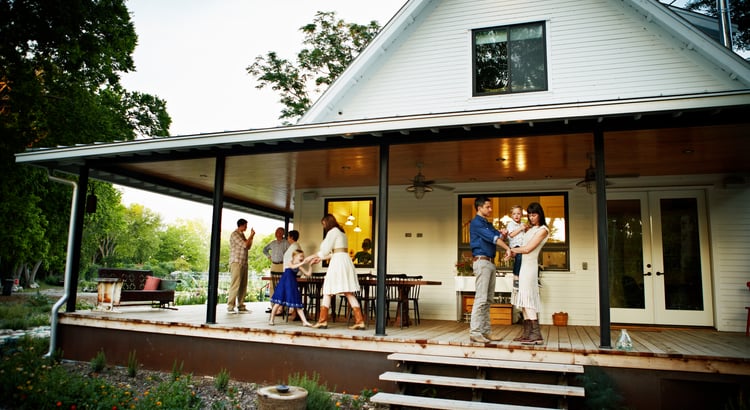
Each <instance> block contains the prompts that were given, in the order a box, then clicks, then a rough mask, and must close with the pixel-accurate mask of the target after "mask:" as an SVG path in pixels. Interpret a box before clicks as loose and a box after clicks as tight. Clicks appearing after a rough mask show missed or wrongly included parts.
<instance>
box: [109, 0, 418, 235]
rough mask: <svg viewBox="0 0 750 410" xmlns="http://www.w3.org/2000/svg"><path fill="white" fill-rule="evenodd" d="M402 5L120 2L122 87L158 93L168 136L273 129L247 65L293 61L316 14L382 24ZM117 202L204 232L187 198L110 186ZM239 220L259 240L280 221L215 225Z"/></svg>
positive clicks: (198, 210)
mask: <svg viewBox="0 0 750 410" xmlns="http://www.w3.org/2000/svg"><path fill="white" fill-rule="evenodd" d="M405 2H406V0H377V1H370V0H314V1H312V0H274V1H268V0H263V1H258V0H217V1H205V0H158V1H155V0H127V2H126V5H127V7H128V9H129V10H130V13H131V19H132V21H133V24H134V25H135V31H136V33H137V35H138V45H137V46H136V49H135V53H134V54H133V59H134V61H135V66H136V70H135V71H134V72H132V73H126V74H124V75H123V76H122V79H121V83H122V85H123V87H125V88H126V89H127V90H130V91H139V92H143V93H148V94H151V95H155V96H158V97H159V98H161V99H163V100H165V101H166V102H167V112H169V115H170V116H171V117H172V125H171V127H170V135H191V134H200V133H209V132H220V131H234V130H245V129H251V128H264V127H274V126H279V125H281V120H279V119H278V117H279V114H280V113H281V109H282V105H281V104H280V103H278V95H277V94H275V93H274V92H273V91H271V90H268V89H263V90H258V89H257V88H255V86H256V85H257V83H256V82H255V78H254V77H253V76H251V75H250V74H248V73H247V70H246V69H247V67H248V66H250V65H251V64H252V63H253V62H254V61H255V57H257V56H260V55H263V56H265V55H266V54H267V53H268V52H269V51H275V52H277V54H278V55H279V56H280V57H282V58H286V59H288V60H291V61H294V60H295V56H296V53H297V52H298V51H299V50H300V49H301V48H302V41H303V40H304V37H303V35H302V33H301V32H300V31H299V28H300V27H302V26H303V25H305V24H307V23H311V22H312V21H313V19H314V17H315V13H316V12H318V11H335V12H336V15H337V17H338V18H341V19H343V20H344V21H346V22H348V23H358V24H367V23H369V22H370V21H371V20H376V21H377V22H378V23H379V24H380V25H381V26H384V25H385V24H386V23H387V22H388V20H390V19H391V17H393V15H395V14H396V12H397V11H398V10H399V9H400V8H401V6H402V5H403V4H404V3H405ZM118 189H120V190H121V191H123V203H124V204H125V205H126V206H127V205H130V204H131V203H139V204H142V205H144V206H145V207H147V208H149V209H151V210H152V211H155V212H157V213H159V214H160V215H161V216H162V220H163V221H164V222H165V223H174V222H176V221H177V220H178V219H183V220H188V219H201V220H204V221H205V222H206V225H207V226H209V227H210V220H211V208H210V207H209V206H206V205H200V204H197V203H194V202H191V201H185V200H179V199H176V198H170V197H168V196H164V195H158V194H150V193H148V192H145V191H139V190H135V189H132V188H126V187H122V186H118ZM239 218H245V219H247V220H248V221H249V225H250V226H252V227H254V228H255V230H256V232H257V233H258V234H261V235H268V234H272V233H273V231H274V230H275V229H276V227H278V226H280V225H283V221H282V222H279V221H274V220H268V219H267V218H260V217H253V216H252V215H247V214H240V213H237V212H234V211H225V212H224V214H223V215H222V228H223V229H234V228H236V222H237V219H239Z"/></svg>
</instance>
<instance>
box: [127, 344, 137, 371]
mask: <svg viewBox="0 0 750 410" xmlns="http://www.w3.org/2000/svg"><path fill="white" fill-rule="evenodd" d="M136 374H138V359H137V358H136V357H135V350H133V351H131V352H130V353H128V376H130V377H135V376H136Z"/></svg>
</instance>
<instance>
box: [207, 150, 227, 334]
mask: <svg viewBox="0 0 750 410" xmlns="http://www.w3.org/2000/svg"><path fill="white" fill-rule="evenodd" d="M226 162H227V160H226V157H225V156H223V155H222V156H217V157H216V165H215V170H214V196H213V214H212V215H211V243H210V247H211V250H210V253H209V258H208V300H207V305H206V323H216V304H217V303H219V256H220V255H219V250H220V249H221V211H222V209H224V170H225V169H226Z"/></svg>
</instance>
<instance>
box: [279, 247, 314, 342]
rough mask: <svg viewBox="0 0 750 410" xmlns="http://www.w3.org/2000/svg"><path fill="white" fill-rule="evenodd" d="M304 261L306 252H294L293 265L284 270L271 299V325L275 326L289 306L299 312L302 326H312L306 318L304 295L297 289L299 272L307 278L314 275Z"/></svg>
mask: <svg viewBox="0 0 750 410" xmlns="http://www.w3.org/2000/svg"><path fill="white" fill-rule="evenodd" d="M304 260H305V253H304V252H302V251H301V250H296V251H294V253H293V254H292V263H291V265H290V266H289V267H287V268H286V269H284V273H283V274H282V275H281V279H279V283H278V284H277V285H276V289H275V290H274V292H273V297H272V298H271V303H272V304H273V306H271V320H269V321H268V324H269V325H271V326H273V324H274V323H273V318H274V317H275V316H276V315H277V314H278V313H279V312H281V309H282V306H287V307H289V308H290V310H291V309H296V310H297V314H299V317H300V319H301V320H302V326H306V327H310V326H312V325H311V324H310V322H308V321H307V318H306V317H305V310H304V309H302V307H303V305H302V295H301V294H300V293H299V287H297V271H301V272H302V274H304V275H305V276H310V275H311V274H312V272H311V271H310V267H309V266H306V265H305V262H304ZM289 313H291V311H290V312H289Z"/></svg>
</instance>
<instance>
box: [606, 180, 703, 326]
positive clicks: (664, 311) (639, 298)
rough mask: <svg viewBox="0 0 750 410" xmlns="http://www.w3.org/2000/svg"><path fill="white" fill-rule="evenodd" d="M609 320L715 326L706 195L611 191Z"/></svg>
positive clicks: (689, 192)
mask: <svg viewBox="0 0 750 410" xmlns="http://www.w3.org/2000/svg"><path fill="white" fill-rule="evenodd" d="M607 225H608V226H607V232H608V242H609V243H608V245H609V255H608V256H609V267H608V268H609V296H610V318H611V321H612V322H614V323H638V324H658V325H691V326H712V325H713V310H712V303H711V300H712V299H711V286H710V283H711V281H710V266H711V264H710V260H709V246H708V225H707V221H706V211H705V200H704V195H703V192H702V191H658V192H620V193H611V194H610V193H607Z"/></svg>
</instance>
